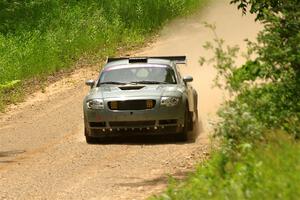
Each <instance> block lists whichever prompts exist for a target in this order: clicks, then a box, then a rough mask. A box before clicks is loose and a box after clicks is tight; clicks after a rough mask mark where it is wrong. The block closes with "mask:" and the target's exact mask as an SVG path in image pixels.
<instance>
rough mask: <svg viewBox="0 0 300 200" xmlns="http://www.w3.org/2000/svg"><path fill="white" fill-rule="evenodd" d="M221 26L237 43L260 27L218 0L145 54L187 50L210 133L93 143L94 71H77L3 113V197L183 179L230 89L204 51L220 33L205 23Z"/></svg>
mask: <svg viewBox="0 0 300 200" xmlns="http://www.w3.org/2000/svg"><path fill="white" fill-rule="evenodd" d="M203 21H207V22H209V23H215V24H216V25H217V32H218V33H219V35H220V36H221V37H223V38H224V39H225V40H226V41H228V42H229V43H231V44H241V45H242V46H243V47H244V46H245V45H243V40H244V39H245V38H250V39H251V38H254V36H255V34H256V33H257V31H258V30H259V29H260V26H259V25H257V24H255V23H254V20H253V17H251V16H246V17H242V16H241V14H240V12H239V11H237V10H236V9H235V7H234V6H229V5H228V1H224V0H215V1H213V3H211V4H210V5H209V6H207V8H206V9H204V10H202V12H201V13H200V14H196V15H194V16H191V17H187V18H184V19H178V20H175V21H173V22H171V23H170V24H168V25H167V26H166V27H165V28H164V29H163V30H162V31H161V33H160V36H159V37H158V38H157V40H156V42H154V43H153V44H151V45H150V46H148V47H146V48H144V49H141V50H139V52H138V53H137V55H181V54H184V55H187V57H188V66H187V67H184V68H182V69H181V70H182V72H183V74H190V75H193V76H194V80H195V81H194V82H193V85H194V86H195V87H196V88H197V90H198V93H199V102H200V104H199V114H200V118H201V122H202V124H203V130H202V131H200V132H199V137H198V138H197V140H196V142H195V143H188V142H187V143H180V142H174V141H172V140H171V138H167V139H160V138H159V139H157V138H156V139H155V140H153V141H151V140H150V141H149V138H146V139H140V138H139V139H138V140H137V141H126V140H124V141H123V142H122V141H117V142H112V143H111V144H97V145H87V144H86V143H85V139H84V136H83V117H82V99H83V97H84V95H85V94H86V92H87V91H88V88H87V87H85V86H84V80H85V79H88V78H96V76H97V73H98V72H97V71H95V70H92V69H90V68H87V69H80V70H77V71H75V72H74V73H73V74H72V75H71V76H70V77H66V78H64V79H63V80H60V81H58V82H56V83H54V84H52V85H50V86H49V87H47V88H46V90H45V92H44V93H41V92H37V93H35V94H33V95H31V96H30V97H29V98H28V99H27V101H26V102H24V103H22V104H20V105H17V106H14V107H11V109H10V111H8V113H6V114H2V115H1V116H0V199H145V198H147V197H148V196H149V195H151V194H153V193H157V192H160V191H162V190H163V189H164V187H165V185H166V183H167V180H168V175H172V176H175V177H177V178H182V177H184V176H185V175H186V173H187V172H189V171H190V170H191V169H192V166H194V165H195V164H196V162H199V161H201V159H203V158H205V156H207V154H208V153H207V152H208V150H209V139H208V132H209V126H208V124H209V123H208V122H209V120H210V119H211V118H212V117H213V116H214V113H215V111H216V110H217V108H218V106H219V104H220V102H222V99H223V95H222V91H219V90H218V89H212V88H211V85H212V79H213V77H214V75H215V71H214V70H213V68H212V67H211V66H206V67H204V68H200V66H199V64H198V59H199V56H200V55H208V53H207V52H205V51H204V50H203V48H202V45H203V44H204V42H205V41H207V40H211V39H212V37H213V35H212V33H211V32H210V31H209V30H207V29H205V28H204V27H203V25H202V24H201V22H203Z"/></svg>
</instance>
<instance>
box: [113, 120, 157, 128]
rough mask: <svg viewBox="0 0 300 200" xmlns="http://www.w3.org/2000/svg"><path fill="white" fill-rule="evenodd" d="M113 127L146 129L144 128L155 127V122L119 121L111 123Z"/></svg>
mask: <svg viewBox="0 0 300 200" xmlns="http://www.w3.org/2000/svg"><path fill="white" fill-rule="evenodd" d="M109 125H110V126H111V127H144V126H154V125H155V121H154V120H151V121H117V122H109Z"/></svg>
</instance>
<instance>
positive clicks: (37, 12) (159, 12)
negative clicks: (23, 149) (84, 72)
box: [0, 0, 204, 84]
mask: <svg viewBox="0 0 300 200" xmlns="http://www.w3.org/2000/svg"><path fill="white" fill-rule="evenodd" d="M202 2H204V1H201V0H183V1H178V0H163V1H161V0H152V1H147V0H136V1H131V0H100V1H96V0H83V1H77V0H71V1H63V0H45V1H39V0H26V1H23V0H13V1H10V0H4V1H1V2H0V22H1V23H0V84H4V83H6V82H10V81H12V80H24V79H27V78H30V77H33V76H39V75H41V74H48V73H52V72H56V71H58V70H60V69H62V68H64V67H69V66H70V65H71V64H72V63H73V62H75V61H76V60H77V59H78V58H79V57H81V56H82V55H83V54H96V56H97V57H101V58H103V57H105V56H108V55H112V54H113V53H114V52H115V50H116V49H117V48H118V47H125V48H126V47H131V46H134V45H137V44H141V43H142V42H143V41H144V39H145V37H146V36H149V34H150V33H151V32H153V31H155V30H157V28H158V27H160V26H161V25H162V24H163V23H164V22H166V21H167V20H169V19H171V18H173V17H175V16H178V15H182V14H187V13H188V12H189V11H191V10H192V9H195V8H196V7H197V6H199V5H200V4H201V3H202Z"/></svg>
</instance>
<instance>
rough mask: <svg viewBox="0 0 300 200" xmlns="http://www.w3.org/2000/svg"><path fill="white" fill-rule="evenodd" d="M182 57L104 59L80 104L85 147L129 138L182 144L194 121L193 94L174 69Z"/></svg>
mask: <svg viewBox="0 0 300 200" xmlns="http://www.w3.org/2000/svg"><path fill="white" fill-rule="evenodd" d="M179 64H186V57H185V56H165V57H129V58H108V60H107V63H106V64H105V66H104V67H103V69H102V71H101V73H100V76H99V78H98V80H96V81H94V80H88V81H86V85H88V86H90V87H91V90H90V91H89V93H88V95H87V96H86V97H85V98H84V100H83V111H84V131H85V137H86V142H87V143H94V142H95V139H96V138H101V137H111V136H118V135H123V134H125V133H130V134H177V135H181V136H182V137H183V138H184V139H186V138H187V134H188V131H191V130H192V129H193V126H194V122H196V120H197V116H198V113H197V112H198V111H197V92H196V91H195V90H194V88H193V87H192V86H191V85H189V84H188V82H191V81H193V78H192V77H191V76H186V77H183V78H182V77H181V75H180V73H179V71H178V69H177V65H179Z"/></svg>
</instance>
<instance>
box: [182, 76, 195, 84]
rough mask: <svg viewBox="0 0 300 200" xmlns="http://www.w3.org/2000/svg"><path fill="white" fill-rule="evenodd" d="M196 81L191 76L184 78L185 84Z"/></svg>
mask: <svg viewBox="0 0 300 200" xmlns="http://www.w3.org/2000/svg"><path fill="white" fill-rule="evenodd" d="M193 80H194V79H193V77H191V76H185V77H183V82H184V83H188V82H192V81H193Z"/></svg>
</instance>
